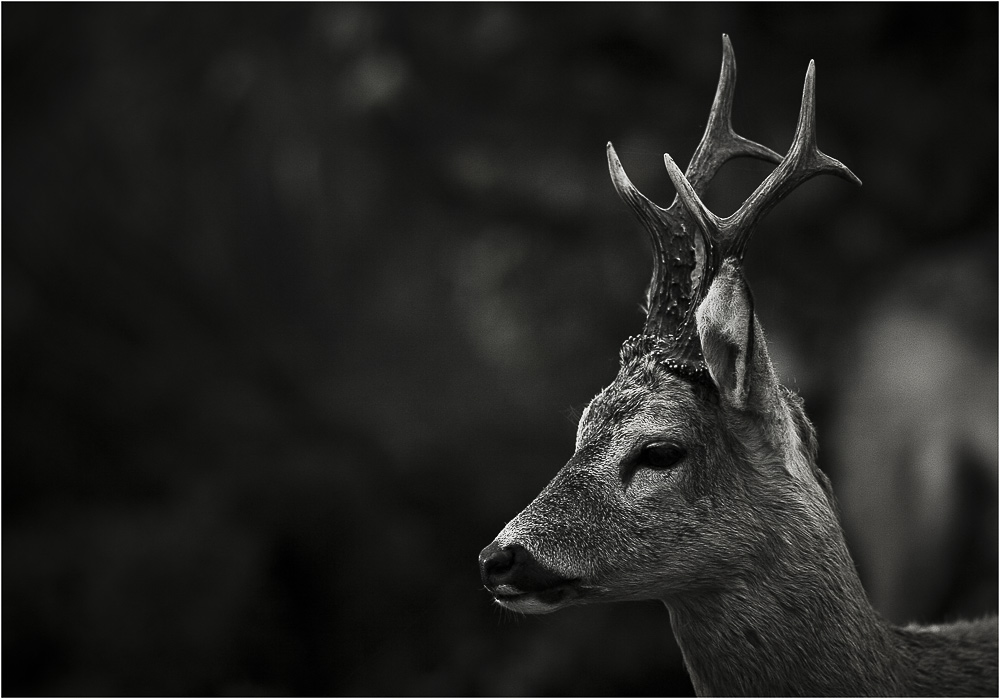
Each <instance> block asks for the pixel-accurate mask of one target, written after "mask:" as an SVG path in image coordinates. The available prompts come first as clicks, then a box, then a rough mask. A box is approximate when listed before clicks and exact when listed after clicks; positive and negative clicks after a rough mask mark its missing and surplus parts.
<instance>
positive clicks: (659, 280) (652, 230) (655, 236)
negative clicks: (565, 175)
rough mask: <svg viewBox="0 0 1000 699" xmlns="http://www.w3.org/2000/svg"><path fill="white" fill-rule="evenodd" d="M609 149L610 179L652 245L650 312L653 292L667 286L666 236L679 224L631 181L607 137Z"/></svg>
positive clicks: (648, 290) (657, 328) (647, 301)
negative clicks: (644, 230)
mask: <svg viewBox="0 0 1000 699" xmlns="http://www.w3.org/2000/svg"><path fill="white" fill-rule="evenodd" d="M607 153H608V170H610V172H611V181H612V182H613V183H614V185H615V191H617V192H618V196H619V197H621V199H622V201H624V202H625V203H626V204H628V206H629V208H630V209H632V211H633V212H634V213H635V215H636V218H638V219H639V221H640V222H641V223H642V226H643V228H645V229H646V232H647V233H648V234H649V240H650V242H651V244H652V246H653V276H652V278H651V279H650V281H649V285H648V286H647V287H646V310H647V313H648V312H649V311H650V310H651V309H652V308H653V307H654V295H656V293H657V290H659V289H663V288H664V286H665V282H666V278H667V276H668V271H667V266H668V264H669V258H668V257H667V251H666V249H665V247H664V244H665V241H664V236H665V234H667V232H668V231H669V230H671V228H672V227H673V226H675V225H676V224H675V222H674V221H673V220H672V219H673V216H672V215H671V214H670V213H669V212H667V210H666V209H663V208H661V207H659V206H657V205H656V204H654V203H653V202H652V201H650V200H649V199H648V198H647V197H646V196H645V195H644V194H643V193H642V192H640V191H639V190H638V189H636V187H635V185H634V184H632V180H630V179H629V178H628V175H626V174H625V169H624V168H623V167H622V164H621V161H620V160H618V154H617V153H616V152H615V147H614V146H613V145H611V142H610V141H608V147H607ZM652 317H654V318H655V319H656V320H657V323H658V325H657V327H656V328H655V329H654V330H655V331H656V332H659V330H660V326H659V321H660V317H659V314H658V313H653V314H652Z"/></svg>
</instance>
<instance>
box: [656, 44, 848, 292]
mask: <svg viewBox="0 0 1000 699" xmlns="http://www.w3.org/2000/svg"><path fill="white" fill-rule="evenodd" d="M663 162H664V164H665V165H666V167H667V174H668V175H669V176H670V180H671V182H673V184H674V187H675V188H676V189H677V197H678V199H679V200H680V202H681V204H683V206H684V208H685V209H686V210H687V212H688V213H689V214H690V215H691V216H692V217H693V218H694V219H695V220H696V221H697V222H698V227H699V228H700V229H701V230H702V231H703V234H704V240H703V242H704V245H705V247H706V250H707V254H706V256H705V258H706V263H705V269H704V272H703V273H702V275H701V280H700V284H699V294H698V296H704V293H705V292H707V290H708V285H709V284H711V282H712V279H713V277H714V276H715V271H716V270H717V269H718V267H719V264H720V263H721V262H722V260H723V259H725V258H727V257H735V258H736V259H737V260H739V261H741V262H742V260H743V255H744V254H745V253H746V246H747V241H749V240H750V236H751V235H753V232H754V230H755V229H756V226H757V224H758V223H759V222H760V220H761V219H762V218H763V217H764V215H765V214H767V212H768V211H770V210H771V209H772V208H774V206H775V204H777V203H778V202H779V201H781V200H782V199H783V198H784V197H785V196H787V195H788V194H789V193H790V192H791V191H792V190H793V189H795V188H796V187H798V186H799V185H800V184H802V183H803V182H805V181H806V180H808V179H810V178H812V177H815V176H816V175H821V174H824V173H828V174H831V175H837V176H838V177H842V178H843V179H845V180H848V181H850V182H854V183H855V184H858V185H860V184H861V180H859V179H858V177H857V176H856V175H855V174H854V173H853V172H851V171H850V170H849V169H848V168H847V166H845V165H844V164H843V163H841V162H840V161H839V160H835V159H834V158H831V157H830V156H828V155H827V154H826V153H824V152H822V151H821V150H820V149H819V147H818V146H817V145H816V62H815V61H809V68H808V69H807V70H806V80H805V85H804V86H803V88H802V106H801V107H800V109H799V121H798V124H797V125H796V127H795V136H794V138H793V139H792V146H791V148H789V150H788V154H787V155H785V157H784V158H782V160H781V162H780V163H779V164H778V167H776V168H775V169H774V171H773V172H771V174H770V175H768V176H767V178H766V179H765V180H764V181H763V182H761V184H760V186H758V187H757V189H756V190H754V192H753V194H751V195H750V197H749V198H748V199H747V200H746V201H745V202H743V205H742V206H740V208H739V209H738V210H737V211H736V212H735V213H734V214H733V215H732V216H729V217H727V218H719V217H718V216H716V215H715V214H713V213H712V212H711V211H709V210H708V208H707V207H706V206H705V204H704V203H703V202H702V201H701V198H700V197H699V195H698V192H697V190H696V188H695V186H694V184H693V183H692V182H691V181H690V178H689V177H685V175H684V174H683V173H681V171H680V168H678V167H677V165H676V164H675V163H674V161H673V159H672V158H671V157H670V156H669V155H666V154H664V156H663Z"/></svg>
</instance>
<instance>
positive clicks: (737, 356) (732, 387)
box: [697, 258, 756, 410]
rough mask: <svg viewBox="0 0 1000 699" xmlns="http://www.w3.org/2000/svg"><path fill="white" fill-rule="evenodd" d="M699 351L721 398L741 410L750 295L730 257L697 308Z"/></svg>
mask: <svg viewBox="0 0 1000 699" xmlns="http://www.w3.org/2000/svg"><path fill="white" fill-rule="evenodd" d="M697 321H698V335H699V336H700V337H701V351H702V354H703V355H704V356H705V363H706V364H707V365H708V370H709V372H710V373H711V374H712V379H713V380H714V381H715V383H716V385H717V386H718V387H719V391H720V392H721V393H722V396H723V398H724V399H725V400H726V401H727V402H728V403H729V404H730V405H732V406H733V407H735V408H738V409H740V410H743V409H745V408H746V407H747V402H748V400H749V395H750V384H751V381H750V376H751V374H752V366H753V355H754V330H755V326H756V323H755V322H754V314H753V296H751V294H750V287H749V286H747V283H746V280H745V279H744V278H743V272H742V270H741V269H740V267H739V265H738V264H736V263H735V261H734V260H733V259H732V258H727V259H726V260H724V261H723V263H722V266H721V268H720V269H719V272H718V274H717V275H716V277H715V280H714V281H713V282H712V285H711V286H710V287H709V289H708V293H707V294H706V295H705V299H704V301H702V302H701V304H700V305H699V306H698V311H697Z"/></svg>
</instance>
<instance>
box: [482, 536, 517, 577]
mask: <svg viewBox="0 0 1000 699" xmlns="http://www.w3.org/2000/svg"><path fill="white" fill-rule="evenodd" d="M513 565H514V554H513V552H512V551H510V550H509V549H505V548H502V547H501V546H500V545H499V544H498V543H497V542H495V541H494V542H493V543H492V544H490V545H489V546H487V547H486V548H484V549H483V550H482V553H480V554H479V576H480V577H481V578H482V580H483V585H486V587H493V586H494V585H496V584H497V583H498V582H499V580H498V579H499V578H502V577H503V575H504V573H507V572H508V571H509V570H510V569H511V567H512V566H513Z"/></svg>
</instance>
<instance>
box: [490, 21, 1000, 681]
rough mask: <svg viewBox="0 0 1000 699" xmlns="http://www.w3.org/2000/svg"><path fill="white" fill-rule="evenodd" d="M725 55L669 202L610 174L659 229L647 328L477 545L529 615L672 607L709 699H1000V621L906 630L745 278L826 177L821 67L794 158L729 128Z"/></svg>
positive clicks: (691, 666) (506, 602) (516, 605)
mask: <svg viewBox="0 0 1000 699" xmlns="http://www.w3.org/2000/svg"><path fill="white" fill-rule="evenodd" d="M735 75H736V69H735V62H734V59H733V53H732V47H731V45H730V43H729V39H728V38H727V37H725V36H724V37H723V65H722V72H721V75H720V79H719V86H718V90H717V92H716V97H715V102H714V104H713V107H712V111H711V114H710V116H709V121H708V125H707V127H706V130H705V135H704V136H703V138H702V140H701V143H700V144H699V146H698V148H697V149H696V150H695V154H694V156H693V157H692V159H691V163H690V165H689V166H688V169H687V172H686V173H682V172H681V171H680V169H679V168H678V167H677V166H676V165H675V164H674V161H673V160H672V159H671V158H670V156H664V161H665V165H666V168H667V172H668V174H669V176H670V179H671V181H672V182H673V184H674V186H675V188H676V189H677V198H676V199H675V201H674V203H673V204H672V205H671V206H670V207H669V208H667V209H663V208H661V207H659V206H657V205H656V204H654V203H652V202H651V201H650V200H648V199H647V198H646V197H644V196H643V195H642V194H641V193H639V191H638V190H637V189H636V188H635V187H634V186H633V185H632V183H631V182H630V181H629V179H628V177H627V176H626V175H625V173H624V171H623V169H622V167H621V164H620V163H619V161H618V158H617V155H616V154H615V151H614V149H613V148H612V147H611V144H610V143H609V144H608V160H609V166H610V169H611V176H612V180H613V181H614V184H615V187H616V189H617V191H618V193H619V195H620V196H621V197H622V199H623V200H624V201H625V202H626V203H627V204H628V205H629V206H630V208H631V209H632V210H633V212H634V213H635V214H636V215H637V217H638V218H639V220H640V221H641V222H642V224H643V226H644V227H645V228H646V230H647V231H648V232H649V234H650V238H651V240H652V245H653V251H654V269H653V276H652V280H651V282H650V285H649V287H648V290H647V293H646V306H647V309H648V310H647V317H646V322H645V327H644V329H643V332H642V333H641V334H640V335H637V336H634V337H631V338H629V339H628V340H626V342H625V343H624V345H623V347H622V350H621V355H620V359H621V367H620V371H619V373H618V375H617V377H616V378H615V379H614V381H613V382H612V383H611V384H610V385H609V386H608V387H607V388H605V389H604V390H603V391H601V393H599V394H598V395H597V396H596V397H595V398H594V399H593V400H592V401H591V403H590V405H589V406H588V407H587V408H586V409H585V411H584V413H583V415H582V417H581V419H580V424H579V428H578V432H577V439H576V451H575V453H574V454H573V456H572V458H571V459H570V460H569V462H568V463H567V464H566V465H565V466H564V467H563V468H562V470H560V471H559V472H558V474H556V476H555V478H554V479H553V480H552V481H551V483H549V485H548V486H546V487H545V488H544V489H543V490H542V492H541V493H540V494H539V495H538V496H537V497H536V498H535V500H534V501H533V502H532V503H531V504H530V505H528V507H526V508H525V509H524V510H523V511H522V512H521V513H520V514H519V515H518V516H517V517H515V518H514V519H513V520H512V521H510V522H509V523H508V524H507V526H506V527H504V529H503V530H502V531H501V532H500V534H499V535H498V536H497V537H496V539H495V540H494V541H493V543H491V544H490V545H489V546H487V547H486V548H485V549H484V550H483V551H482V553H481V554H480V556H479V566H480V573H481V576H482V580H483V583H484V585H485V586H486V587H487V589H488V590H489V591H490V592H491V593H492V594H493V596H494V597H495V599H496V601H497V603H498V604H500V605H501V606H503V607H505V608H507V609H511V610H515V611H521V612H526V613H546V612H552V611H555V610H556V609H560V608H562V607H565V606H568V605H573V604H583V603H589V602H599V601H617V600H640V599H660V600H662V601H663V602H664V603H665V605H666V606H667V608H668V610H669V612H670V618H671V624H672V626H673V631H674V635H675V637H676V639H677V642H678V644H679V646H680V648H681V650H682V652H683V655H684V659H685V664H686V666H687V669H688V672H689V674H690V676H691V679H692V682H693V684H694V687H695V689H696V691H697V692H698V693H699V694H701V695H718V694H721V695H749V694H758V695H786V696H791V695H897V696H900V695H902V696H926V695H987V694H991V695H995V694H996V693H997V621H996V619H995V618H993V619H988V620H982V621H979V622H962V623H957V624H952V625H949V626H933V627H925V628H918V627H902V628H901V627H897V626H893V625H891V624H889V623H888V622H886V621H884V620H883V619H882V618H880V617H879V616H878V614H877V613H876V612H875V611H874V610H873V608H872V607H871V605H870V604H869V602H868V599H867V597H866V595H865V591H864V590H863V589H862V587H861V583H860V581H859V579H858V576H857V574H856V572H855V568H854V564H853V562H852V559H851V556H850V554H849V552H848V550H847V546H846V544H845V541H844V535H843V532H842V529H841V525H840V522H839V517H838V514H837V509H836V504H835V501H834V497H833V492H832V490H831V486H830V483H829V481H828V480H827V478H826V476H825V475H824V474H823V472H822V471H820V470H819V468H818V466H817V464H816V452H817V444H816V437H815V433H814V431H813V428H812V425H811V424H810V422H809V420H808V418H807V417H806V415H805V412H804V411H803V408H802V402H801V400H800V399H799V398H798V396H796V395H795V394H794V393H793V392H791V391H789V390H788V389H786V388H785V387H783V386H782V385H780V384H779V382H778V380H777V378H776V374H775V371H774V369H773V367H772V365H771V362H770V359H769V357H768V351H767V345H766V342H765V338H764V334H763V332H762V329H761V327H760V324H759V322H758V321H757V318H756V315H755V313H754V308H753V298H752V296H751V293H750V289H749V287H748V285H747V283H746V281H745V279H744V277H743V272H742V259H743V255H744V252H745V250H746V245H747V241H748V240H749V238H750V236H751V234H752V233H753V231H754V229H755V228H756V225H757V224H758V222H759V221H760V220H761V218H762V217H763V216H764V215H765V214H766V213H767V212H768V211H769V210H770V209H771V207H773V206H774V205H775V204H776V203H777V202H778V201H779V200H780V199H781V198H783V197H784V196H785V195H787V194H788V193H789V192H790V191H792V189H794V188H795V187H796V186H798V185H799V184H800V183H802V182H803V181H805V180H807V179H809V178H811V177H813V176H815V175H818V174H824V173H828V174H835V175H838V176H840V177H842V178H844V179H847V180H849V181H853V182H858V183H859V181H858V180H857V178H856V177H855V176H854V175H853V173H851V172H850V170H848V169H847V168H846V167H845V166H844V165H842V164H841V163H840V162H838V161H836V160H834V159H833V158H830V157H829V156H827V155H825V154H824V153H822V152H821V151H820V150H819V149H818V148H817V146H816V132H815V98H814V94H815V68H814V65H813V64H812V63H810V65H809V70H808V71H807V73H806V80H805V87H804V90H803V97H802V106H801V111H800V114H799V121H798V125H797V127H796V132H795V137H794V140H793V143H792V146H791V148H790V150H789V152H788V153H787V154H786V155H785V156H784V157H783V158H782V157H780V156H778V155H777V154H776V153H774V152H773V151H771V150H770V149H768V148H765V147H764V146H761V145H759V144H757V143H754V142H752V141H748V140H747V139H744V138H742V137H740V136H738V135H736V134H735V132H734V131H733V130H732V126H731V123H730V114H731V106H732V97H733V88H734V83H735ZM739 156H752V157H756V158H761V159H764V160H767V161H770V162H775V163H777V167H776V168H775V170H774V171H773V172H772V173H771V174H770V175H769V176H768V177H767V178H766V179H765V180H764V182H763V183H762V184H761V185H760V186H759V187H758V188H757V190H756V191H754V193H753V194H751V195H750V197H749V199H747V201H746V202H745V203H744V204H743V205H742V206H741V207H740V208H739V210H738V211H736V213H734V214H733V215H732V216H729V217H727V218H719V217H717V216H715V215H714V214H713V213H712V212H710V211H709V210H708V209H707V208H706V207H705V206H704V204H703V203H702V202H701V199H700V196H701V195H703V194H704V191H705V188H706V186H707V185H708V183H709V182H710V181H711V179H712V177H713V176H714V175H715V173H716V171H717V170H718V168H719V167H721V166H722V164H723V163H725V162H726V161H727V160H729V159H730V158H734V157H739Z"/></svg>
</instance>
